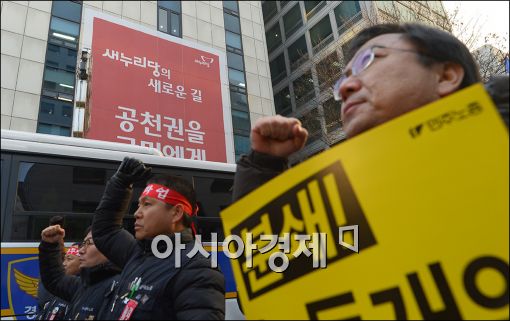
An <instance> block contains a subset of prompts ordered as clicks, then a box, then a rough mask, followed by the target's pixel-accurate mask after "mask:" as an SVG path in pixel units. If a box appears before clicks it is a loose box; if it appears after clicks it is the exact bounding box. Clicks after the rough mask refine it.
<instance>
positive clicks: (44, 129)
mask: <svg viewBox="0 0 510 321" xmlns="http://www.w3.org/2000/svg"><path fill="white" fill-rule="evenodd" d="M37 132H38V133H41V134H51V135H59V136H71V128H70V127H62V126H59V125H51V124H43V123H39V124H37Z"/></svg>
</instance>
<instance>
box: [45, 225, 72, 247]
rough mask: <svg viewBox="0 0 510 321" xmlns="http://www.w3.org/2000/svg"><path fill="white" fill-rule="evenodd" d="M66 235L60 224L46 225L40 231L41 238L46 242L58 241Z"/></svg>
mask: <svg viewBox="0 0 510 321" xmlns="http://www.w3.org/2000/svg"><path fill="white" fill-rule="evenodd" d="M65 236H66V231H65V230H64V229H63V228H61V227H60V225H52V226H48V227H47V228H45V229H44V230H43V231H42V232H41V239H42V240H43V241H44V242H48V243H60V242H62V240H63V239H64V237H65Z"/></svg>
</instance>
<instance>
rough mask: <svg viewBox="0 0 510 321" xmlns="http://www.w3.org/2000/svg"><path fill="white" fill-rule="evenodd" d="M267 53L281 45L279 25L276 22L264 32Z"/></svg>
mask: <svg viewBox="0 0 510 321" xmlns="http://www.w3.org/2000/svg"><path fill="white" fill-rule="evenodd" d="M266 41H267V51H268V52H271V51H273V50H274V49H276V48H277V47H278V46H279V45H280V44H281V43H282V34H281V32H280V23H279V22H277V23H276V24H275V25H274V26H273V27H272V28H271V29H269V30H268V31H267V32H266Z"/></svg>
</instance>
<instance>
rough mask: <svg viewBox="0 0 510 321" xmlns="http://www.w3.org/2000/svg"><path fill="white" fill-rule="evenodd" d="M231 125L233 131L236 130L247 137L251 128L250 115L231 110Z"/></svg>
mask: <svg viewBox="0 0 510 321" xmlns="http://www.w3.org/2000/svg"><path fill="white" fill-rule="evenodd" d="M232 123H233V127H234V131H235V130H236V129H237V130H240V131H244V132H246V134H248V135H249V133H250V128H251V125H250V114H248V113H247V112H244V111H238V110H232Z"/></svg>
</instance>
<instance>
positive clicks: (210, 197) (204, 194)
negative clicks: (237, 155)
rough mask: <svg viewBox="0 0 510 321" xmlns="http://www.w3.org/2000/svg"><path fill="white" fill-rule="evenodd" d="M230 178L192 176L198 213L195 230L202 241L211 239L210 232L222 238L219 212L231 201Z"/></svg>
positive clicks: (232, 182)
mask: <svg viewBox="0 0 510 321" xmlns="http://www.w3.org/2000/svg"><path fill="white" fill-rule="evenodd" d="M233 184H234V181H233V180H232V179H231V178H216V177H215V178H212V177H197V176H194V177H193V185H194V186H195V193H196V196H197V205H198V213H197V217H196V220H197V221H196V222H197V224H196V228H197V232H198V233H199V234H201V235H202V241H205V242H208V241H210V240H211V233H217V234H218V241H220V240H223V239H224V235H223V228H222V224H221V220H220V218H219V217H220V212H221V211H222V210H223V209H225V208H227V207H228V206H229V205H230V204H231V202H232V185H233Z"/></svg>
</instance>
